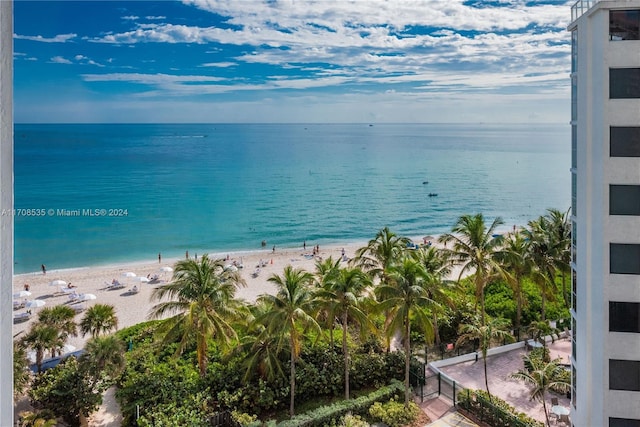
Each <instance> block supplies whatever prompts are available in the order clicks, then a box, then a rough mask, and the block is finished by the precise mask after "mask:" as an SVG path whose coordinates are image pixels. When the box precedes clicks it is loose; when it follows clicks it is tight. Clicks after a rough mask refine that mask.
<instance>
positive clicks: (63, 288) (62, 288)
mask: <svg viewBox="0 0 640 427" xmlns="http://www.w3.org/2000/svg"><path fill="white" fill-rule="evenodd" d="M75 291H76V289H75V288H68V287H66V286H60V292H62V293H63V294H67V295H68V294H72V293H74V292H75Z"/></svg>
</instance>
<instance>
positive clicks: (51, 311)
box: [38, 305, 78, 357]
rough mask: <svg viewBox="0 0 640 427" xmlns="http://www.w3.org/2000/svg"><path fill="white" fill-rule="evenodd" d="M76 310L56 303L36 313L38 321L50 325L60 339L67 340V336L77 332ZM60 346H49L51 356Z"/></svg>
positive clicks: (74, 334)
mask: <svg viewBox="0 0 640 427" xmlns="http://www.w3.org/2000/svg"><path fill="white" fill-rule="evenodd" d="M75 316H76V312H75V311H74V310H73V309H72V308H71V307H69V306H66V305H56V306H55V307H45V308H43V309H42V310H40V312H39V313H38V322H40V323H41V324H43V325H47V326H51V327H53V328H55V329H56V330H57V331H58V334H59V338H60V341H62V342H63V343H65V342H67V338H69V336H73V337H75V336H76V335H77V334H78V325H77V324H76V322H75V320H74V319H75ZM59 352H60V348H51V357H56V353H58V354H59Z"/></svg>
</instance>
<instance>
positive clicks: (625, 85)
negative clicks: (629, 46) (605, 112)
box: [609, 68, 640, 99]
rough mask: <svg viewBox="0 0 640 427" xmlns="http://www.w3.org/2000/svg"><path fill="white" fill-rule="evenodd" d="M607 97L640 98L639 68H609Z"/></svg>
mask: <svg viewBox="0 0 640 427" xmlns="http://www.w3.org/2000/svg"><path fill="white" fill-rule="evenodd" d="M609 98H610V99H627V98H640V68H609Z"/></svg>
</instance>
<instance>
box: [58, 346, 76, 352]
mask: <svg viewBox="0 0 640 427" xmlns="http://www.w3.org/2000/svg"><path fill="white" fill-rule="evenodd" d="M74 351H76V347H75V346H73V345H71V344H65V345H63V346H62V349H60V354H67V353H72V352H74Z"/></svg>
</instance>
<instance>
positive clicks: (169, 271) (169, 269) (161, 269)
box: [160, 266, 173, 273]
mask: <svg viewBox="0 0 640 427" xmlns="http://www.w3.org/2000/svg"><path fill="white" fill-rule="evenodd" d="M160 271H162V272H163V273H171V272H173V268H171V267H167V266H164V267H161V268H160Z"/></svg>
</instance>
